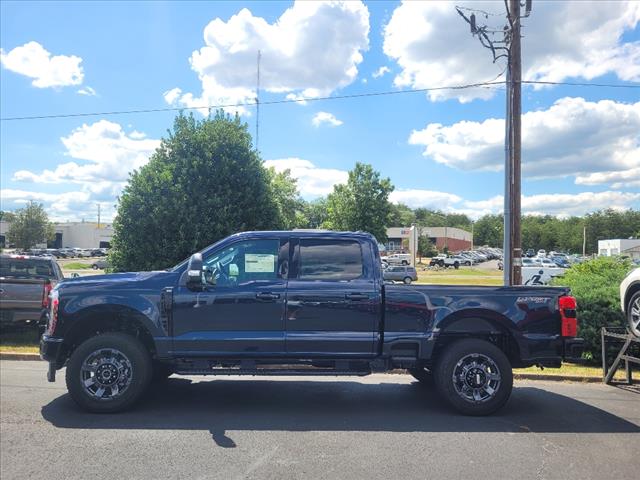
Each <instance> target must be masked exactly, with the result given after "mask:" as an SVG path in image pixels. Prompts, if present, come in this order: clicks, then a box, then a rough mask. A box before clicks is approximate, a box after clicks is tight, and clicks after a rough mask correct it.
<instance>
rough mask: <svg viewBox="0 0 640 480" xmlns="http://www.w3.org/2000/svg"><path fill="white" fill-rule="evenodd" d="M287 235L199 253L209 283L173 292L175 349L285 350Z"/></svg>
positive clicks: (204, 352) (203, 352)
mask: <svg viewBox="0 0 640 480" xmlns="http://www.w3.org/2000/svg"><path fill="white" fill-rule="evenodd" d="M288 257H289V243H288V239H280V238H256V239H252V240H251V239H249V240H239V241H237V242H235V243H233V244H230V245H226V246H224V247H222V248H221V249H220V250H217V251H214V252H211V253H210V254H209V255H208V256H207V257H206V258H204V264H205V268H206V270H207V272H209V273H208V274H209V275H210V276H211V277H212V278H214V279H215V285H211V286H208V287H206V288H205V290H204V291H199V292H196V291H192V290H190V289H188V288H187V287H186V286H178V287H177V288H176V291H175V292H174V296H173V299H174V310H173V349H174V353H175V354H176V355H185V356H190V355H195V356H251V355H253V354H260V355H264V354H274V355H277V354H282V353H284V352H285V342H284V312H285V300H286V288H287V284H286V274H287V271H286V270H287V266H288Z"/></svg>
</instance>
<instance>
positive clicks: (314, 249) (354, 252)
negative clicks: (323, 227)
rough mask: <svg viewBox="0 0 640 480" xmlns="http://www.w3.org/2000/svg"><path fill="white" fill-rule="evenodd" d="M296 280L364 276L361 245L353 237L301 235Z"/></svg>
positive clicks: (339, 278)
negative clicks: (348, 238)
mask: <svg viewBox="0 0 640 480" xmlns="http://www.w3.org/2000/svg"><path fill="white" fill-rule="evenodd" d="M299 245H300V246H299V255H298V279H299V280H311V281H313V280H330V281H350V280H357V279H360V278H363V277H364V264H363V259H362V247H361V245H360V242H358V241H356V240H346V239H345V240H342V239H324V238H317V239H316V238H301V239H300V244H299Z"/></svg>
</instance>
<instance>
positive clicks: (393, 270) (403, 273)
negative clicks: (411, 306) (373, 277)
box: [382, 266, 418, 285]
mask: <svg viewBox="0 0 640 480" xmlns="http://www.w3.org/2000/svg"><path fill="white" fill-rule="evenodd" d="M382 277H383V278H384V279H385V280H394V281H397V282H404V283H406V284H407V285H408V284H410V283H411V282H412V281H416V280H418V273H417V272H416V269H415V268H414V267H395V266H393V267H389V268H387V269H385V270H384V271H383V273H382Z"/></svg>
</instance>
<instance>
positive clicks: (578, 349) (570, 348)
mask: <svg viewBox="0 0 640 480" xmlns="http://www.w3.org/2000/svg"><path fill="white" fill-rule="evenodd" d="M583 351H584V338H567V339H565V340H564V352H563V355H562V357H563V359H564V360H565V361H566V362H576V361H578V360H581V359H582V352H583Z"/></svg>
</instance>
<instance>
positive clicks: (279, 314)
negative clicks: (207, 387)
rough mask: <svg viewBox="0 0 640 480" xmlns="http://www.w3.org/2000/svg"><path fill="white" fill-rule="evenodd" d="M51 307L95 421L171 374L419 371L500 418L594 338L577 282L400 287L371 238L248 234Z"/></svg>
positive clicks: (54, 346)
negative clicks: (527, 380)
mask: <svg viewBox="0 0 640 480" xmlns="http://www.w3.org/2000/svg"><path fill="white" fill-rule="evenodd" d="M50 298H51V301H50V308H49V311H48V324H47V330H46V332H45V334H44V335H43V337H42V339H41V343H40V352H41V356H42V358H43V359H45V360H46V361H48V362H49V372H48V379H49V381H55V376H56V371H57V370H58V369H60V368H62V367H65V366H66V374H65V376H66V384H67V388H68V390H69V393H70V394H71V397H72V398H73V399H74V400H75V402H76V403H77V404H78V405H80V406H81V407H82V408H84V409H86V410H89V411H94V412H117V411H120V410H123V409H126V408H128V407H130V406H131V405H133V404H134V403H135V402H136V401H138V400H139V399H140V398H141V397H142V395H143V393H144V392H145V390H146V389H147V387H148V386H149V384H150V383H151V382H152V381H154V378H155V379H156V380H161V379H162V378H166V377H167V376H168V375H170V374H172V373H177V374H184V375H367V374H370V373H373V372H386V371H389V370H392V369H397V368H404V369H408V370H409V372H411V374H412V375H413V376H414V377H415V378H416V379H418V380H419V381H420V382H425V383H430V382H431V381H433V383H434V384H435V388H436V389H437V391H438V392H439V393H440V394H441V395H442V396H443V397H444V398H445V399H446V400H447V401H448V402H449V403H450V404H451V405H452V406H453V407H455V408H456V409H457V410H459V411H460V412H462V413H464V414H470V415H486V414H490V413H492V412H495V411H496V410H498V409H499V408H501V407H502V406H503V405H504V404H505V403H506V402H507V400H508V399H509V396H510V394H511V389H512V384H513V375H512V368H514V367H527V366H531V365H541V366H547V367H559V366H560V363H561V361H562V359H563V357H565V356H567V354H568V352H569V351H571V349H572V348H573V346H575V344H576V343H577V342H579V340H578V339H575V337H576V331H577V318H576V302H575V299H574V298H573V297H571V296H570V292H569V290H568V289H567V288H563V287H553V288H551V287H477V286H435V285H402V284H399V285H395V284H387V283H385V282H384V280H383V276H382V269H381V262H380V256H379V253H378V246H377V242H376V241H375V239H374V237H372V236H371V235H369V234H366V233H348V232H343V233H340V232H307V231H292V232H283V231H275V232H244V233H240V234H236V235H232V236H230V237H228V238H225V239H223V240H221V241H219V242H218V243H215V244H213V245H211V246H209V247H207V248H205V249H204V250H202V251H201V252H198V253H195V254H194V255H193V256H191V258H190V259H187V260H185V261H183V262H182V263H180V264H179V265H176V266H175V267H173V268H171V269H169V270H167V271H156V272H141V273H116V274H110V275H98V276H92V277H80V278H77V279H71V280H66V281H65V282H63V283H61V284H58V286H57V287H56V288H54V289H53V291H52V292H51V296H50ZM177 408H178V407H177Z"/></svg>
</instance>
